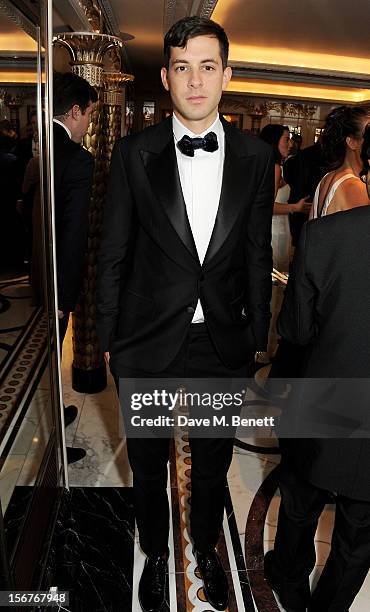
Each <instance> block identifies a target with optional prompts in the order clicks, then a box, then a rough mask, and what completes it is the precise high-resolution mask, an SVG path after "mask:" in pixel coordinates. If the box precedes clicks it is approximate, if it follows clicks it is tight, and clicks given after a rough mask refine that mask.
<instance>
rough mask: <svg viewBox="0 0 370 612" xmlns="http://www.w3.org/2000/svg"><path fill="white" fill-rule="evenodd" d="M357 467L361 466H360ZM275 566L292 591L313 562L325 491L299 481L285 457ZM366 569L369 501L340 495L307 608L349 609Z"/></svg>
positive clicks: (321, 611) (322, 611) (323, 611)
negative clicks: (326, 553) (328, 544)
mask: <svg viewBox="0 0 370 612" xmlns="http://www.w3.org/2000/svg"><path fill="white" fill-rule="evenodd" d="M359 469H361V466H359ZM280 492H281V505H280V512H279V520H278V527H277V533H276V539H275V547H274V552H275V554H274V563H275V568H274V569H275V571H276V572H278V574H279V575H280V579H281V580H283V581H284V582H285V585H286V586H287V585H288V584H289V590H290V592H291V591H292V590H293V589H294V585H299V584H300V583H302V581H304V580H305V579H306V580H308V577H309V575H310V573H311V571H312V569H313V567H314V565H315V559H316V556H315V545H314V537H315V533H316V528H317V524H318V520H319V517H320V515H321V513H322V511H323V509H324V506H325V504H326V503H327V501H328V492H327V491H324V490H322V489H318V488H317V487H315V486H313V485H311V484H310V483H309V482H306V481H304V480H302V479H301V478H300V477H299V476H298V475H297V474H295V473H294V471H293V470H291V469H289V466H286V465H285V464H284V462H283V465H282V471H281V480H280ZM369 568H370V502H366V501H358V500H354V499H350V498H348V497H344V496H342V495H338V496H337V498H336V513H335V524H334V531H333V536H332V542H331V550H330V554H329V557H328V559H327V562H326V564H325V567H324V570H323V572H322V574H321V577H320V579H319V582H318V584H317V586H316V589H315V590H314V592H313V594H312V597H311V601H310V606H309V610H310V612H348V610H349V608H350V606H351V604H352V602H353V600H354V599H355V597H356V595H357V593H358V592H359V590H360V588H361V586H362V584H363V582H364V580H365V578H366V576H367V573H368V570H369Z"/></svg>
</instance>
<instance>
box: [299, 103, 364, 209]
mask: <svg viewBox="0 0 370 612" xmlns="http://www.w3.org/2000/svg"><path fill="white" fill-rule="evenodd" d="M369 122H370V105H363V106H339V107H338V108H335V109H334V110H332V111H331V112H330V113H329V115H328V116H327V118H326V121H325V126H324V130H323V132H322V135H321V145H322V150H323V155H324V159H325V161H326V166H327V168H328V169H330V172H328V174H326V175H325V176H324V177H323V178H322V179H321V181H320V183H319V184H318V186H317V188H316V192H315V197H314V201H313V205H312V213H311V217H312V218H316V217H324V216H325V215H330V214H331V213H334V212H338V211H341V210H348V209H349V208H354V207H356V206H363V205H364V204H367V203H368V198H367V192H366V188H365V186H364V185H363V183H362V182H361V180H360V178H359V172H360V170H361V168H362V163H361V157H360V153H361V147H362V142H363V134H364V131H365V128H366V126H367V124H368V123H369Z"/></svg>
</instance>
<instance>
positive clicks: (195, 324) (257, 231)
mask: <svg viewBox="0 0 370 612" xmlns="http://www.w3.org/2000/svg"><path fill="white" fill-rule="evenodd" d="M164 50H165V55H166V57H167V67H165V68H162V73H161V76H162V82H163V85H164V87H165V89H166V90H167V91H169V93H170V95H171V98H172V103H173V108H174V112H173V116H172V117H170V118H168V119H167V120H166V121H164V122H163V123H160V124H159V125H155V126H153V127H150V128H148V129H146V130H145V131H144V132H142V133H141V134H136V135H133V136H129V137H127V138H123V139H122V140H120V141H119V142H118V143H117V144H116V146H115V150H114V152H113V156H112V164H111V177H110V183H109V188H108V196H107V204H106V211H105V221H104V232H103V241H102V248H101V253H100V260H99V283H98V302H97V314H98V333H99V337H100V342H101V348H102V349H103V351H105V353H106V358H107V361H109V360H110V366H111V370H112V372H113V373H114V375H115V376H116V377H117V378H135V377H137V378H144V377H160V378H168V377H171V376H173V377H180V376H183V377H188V378H190V377H193V378H197V377H205V378H223V377H224V378H229V379H230V378H232V377H243V378H245V377H246V376H247V374H248V364H249V362H250V360H251V357H253V355H254V352H255V351H256V350H265V347H266V344H267V334H268V327H269V320H270V310H269V303H270V295H271V266H272V262H271V216H272V206H273V199H274V163H273V157H272V151H271V149H270V148H269V147H268V146H267V145H266V144H265V143H263V142H262V141H259V140H257V139H255V138H254V137H252V136H250V135H247V134H243V133H242V132H240V131H239V130H237V129H236V128H234V127H232V126H231V125H230V124H229V123H227V122H226V121H225V120H224V119H223V118H222V117H220V116H219V114H218V104H219V101H220V98H221V94H222V90H223V89H225V88H226V86H227V84H228V82H229V80H230V78H231V69H230V68H229V67H227V55H228V40H227V37H226V34H225V32H224V30H223V29H222V28H221V27H220V26H219V25H218V24H216V23H214V22H212V21H210V20H207V19H203V18H199V17H188V18H185V19H183V20H181V21H179V22H177V23H176V24H175V25H174V26H172V28H171V29H170V30H169V32H168V33H167V35H166V37H165V43H164ZM189 443H190V446H191V452H192V495H191V517H190V528H191V535H192V539H193V543H194V552H195V555H196V559H197V562H198V567H199V569H200V572H201V575H202V578H203V581H204V587H205V592H206V595H207V598H208V601H209V602H210V604H211V605H213V606H214V607H215V608H216V609H217V610H223V609H224V608H225V607H226V606H227V601H228V585H227V579H226V575H225V573H224V571H223V569H222V566H221V564H220V561H219V558H218V556H217V553H216V552H215V546H216V544H217V540H218V537H219V533H220V529H221V525H222V519H223V512H224V493H225V485H226V475H227V471H228V468H229V465H230V462H231V458H232V451H233V440H232V439H222V438H220V439H196V438H193V439H190V440H189ZM127 448H128V455H129V460H130V464H131V467H132V470H133V476H134V497H135V510H136V520H137V524H138V530H139V535H140V544H141V548H142V550H143V551H144V553H145V554H146V555H147V560H146V563H145V568H144V572H143V575H142V578H141V581H140V585H139V599H140V603H141V606H142V609H143V610H152V611H153V610H159V609H160V607H161V605H162V602H163V600H164V595H165V573H166V568H167V556H168V552H167V551H168V532H169V508H168V499H167V494H166V483H167V462H168V457H169V440H168V439H151V440H150V441H148V440H145V439H137V438H136V439H132V438H129V439H128V440H127Z"/></svg>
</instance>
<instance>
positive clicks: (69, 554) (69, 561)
mask: <svg viewBox="0 0 370 612" xmlns="http://www.w3.org/2000/svg"><path fill="white" fill-rule="evenodd" d="M71 344H72V343H71V329H69V332H68V334H67V336H66V339H65V342H64V345H63V363H62V378H63V389H64V401H65V404H66V405H68V404H74V405H76V406H77V408H78V416H77V418H76V420H75V421H74V423H72V424H71V425H70V426H69V427H68V428H67V430H66V440H67V444H68V445H71V446H75V447H83V448H85V449H86V451H87V455H86V458H85V459H83V460H81V461H79V462H77V463H75V464H73V465H70V466H69V469H68V473H69V486H70V489H69V492H66V495H65V498H64V501H63V504H62V512H61V513H60V516H59V517H58V521H57V526H56V531H55V537H54V539H53V542H52V546H51V554H50V572H49V573H50V575H53V577H54V579H55V582H53V584H57V585H58V587H59V588H60V589H61V588H65V589H68V590H69V591H70V594H71V601H70V604H69V607H68V609H69V610H70V612H80V611H81V612H91V611H92V612H100V611H102V612H130V611H131V612H140V606H139V604H138V597H137V590H138V582H139V578H140V575H141V570H142V567H143V564H144V556H143V554H142V553H141V550H140V548H139V545H138V534H137V531H136V527H135V520H134V513H133V505H132V474H131V471H130V468H129V464H128V459H127V452H126V443H125V438H124V431H123V425H122V419H121V416H120V410H119V403H118V399H117V396H116V392H115V386H114V383H113V380H112V378H111V377H110V376H109V377H108V386H107V388H106V389H105V390H104V391H103V392H102V393H99V394H95V395H82V394H79V393H76V392H75V391H74V390H73V389H72V384H71V359H72V345H71ZM263 375H264V374H263V368H261V370H260V371H259V375H258V376H257V377H256V385H257V387H256V392H258V385H260V384H262V380H263ZM49 396H50V385H49V381H48V372H47V370H46V371H45V372H44V374H43V375H42V376H41V377H39V379H37V384H36V385H35V386H34V389H33V396H32V397H31V398H30V401H29V403H28V407H27V412H26V413H25V415H24V418H23V420H22V422H21V424H20V425H19V428H18V432H17V436H16V437H15V438H14V440H13V441H12V445H11V448H10V451H9V452H8V453H7V454H6V459H5V461H4V463H3V465H2V469H1V472H0V492H1V501H2V506H3V509H4V510H6V508H7V506H8V503H9V501H10V500H11V504H10V505H11V510H12V513H13V514H12V516H13V517H14V529H13V531H12V530H10V531H9V537H10V538H12V537H16V532H17V524H18V523H19V521H21V520H22V513H21V512H20V509H21V506H22V504H23V501H24V500H25V499H26V500H27V499H28V497H29V495H28V490H29V489H30V488H31V485H32V484H33V483H34V480H35V476H36V475H37V471H38V469H39V465H40V462H41V459H42V456H43V452H44V449H45V446H46V443H47V439H48V432H49V431H50V416H48V414H50V413H49V411H48V410H47V406H48V401H49ZM247 399H249V401H250V402H251V403H253V402H254V401H255V396H254V392H253V391H250V392H249V396H248V398H247ZM242 435H243V432H242V431H239V432H238V433H237V439H236V441H235V445H234V454H233V460H232V465H231V468H230V471H229V474H228V488H227V496H226V500H227V501H226V508H225V516H224V522H223V532H222V535H221V538H220V542H219V547H218V548H219V554H220V556H221V558H222V562H223V565H224V567H225V569H226V571H227V575H228V579H229V586H230V593H231V597H230V603H229V607H228V610H229V612H244V611H245V612H255V611H259V612H276V611H279V610H283V608H281V606H280V604H279V602H278V601H277V600H276V598H275V595H274V593H273V592H272V590H271V589H270V588H269V587H268V585H267V583H266V582H265V580H264V576H263V554H264V552H266V551H267V550H269V549H270V548H272V547H273V542H274V537H275V532H276V522H277V515H278V510H279V502H280V500H279V492H278V489H277V471H278V466H279V461H280V455H279V449H278V448H277V441H276V439H275V438H274V435H273V432H272V431H270V432H268V433H267V436H268V437H266V438H264V439H256V438H243V437H242ZM189 451H190V449H189V446H188V441H187V437H186V434H184V432H179V435H178V438H177V440H176V442H174V443H173V445H172V451H171V461H170V463H169V472H168V495H169V499H170V502H171V503H170V507H171V535H170V561H169V579H168V588H167V602H166V606H165V607H164V609H165V610H169V611H170V612H176V611H179V612H190V611H194V612H210V611H211V610H212V608H211V606H210V604H209V603H208V602H207V600H206V598H205V596H204V593H203V589H202V582H201V580H200V578H199V574H198V571H197V567H196V563H195V560H194V558H193V555H192V550H191V544H190V540H189V534H188V531H187V515H188V510H189V507H190V502H191V488H190V470H191V456H190V452H189ZM14 489H15V495H13V496H12V493H13V491H14ZM23 505H24V504H23ZM333 516H334V508H333V506H330V505H328V506H327V507H326V509H325V512H324V513H323V515H322V516H321V519H320V523H319V528H318V530H317V534H316V551H317V565H316V567H315V570H314V572H313V573H312V576H311V580H312V584H313V585H314V584H315V582H316V581H317V579H318V577H319V575H320V572H321V570H322V567H323V565H324V563H325V560H326V558H327V555H328V552H329V547H330V538H331V532H332V525H333ZM17 521H18V522H17ZM369 600H370V574H369V575H368V577H367V580H366V582H365V584H364V585H363V588H362V590H361V592H360V593H359V594H358V596H357V598H356V600H355V602H354V604H353V606H352V607H351V612H365V611H366V612H367V610H368V609H369Z"/></svg>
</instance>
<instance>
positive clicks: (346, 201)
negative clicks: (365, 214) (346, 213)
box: [338, 178, 370, 210]
mask: <svg viewBox="0 0 370 612" xmlns="http://www.w3.org/2000/svg"><path fill="white" fill-rule="evenodd" d="M338 196H340V197H341V200H342V201H343V205H342V208H343V209H344V210H345V209H348V208H354V207H355V206H364V205H365V204H370V201H369V198H368V195H367V191H366V186H365V184H364V183H363V182H362V181H360V179H357V178H349V179H347V180H346V181H344V182H343V183H342V184H341V185H340V189H338Z"/></svg>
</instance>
